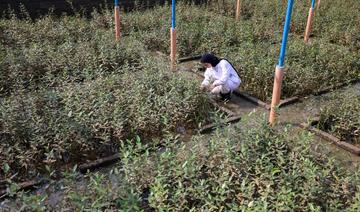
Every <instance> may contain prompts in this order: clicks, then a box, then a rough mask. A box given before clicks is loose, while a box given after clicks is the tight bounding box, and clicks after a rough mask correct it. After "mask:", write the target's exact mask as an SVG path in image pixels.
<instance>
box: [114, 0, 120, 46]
mask: <svg viewBox="0 0 360 212" xmlns="http://www.w3.org/2000/svg"><path fill="white" fill-rule="evenodd" d="M114 18H115V40H116V41H119V40H120V9H119V5H117V6H115V17H114Z"/></svg>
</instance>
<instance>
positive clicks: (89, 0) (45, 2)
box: [0, 0, 208, 17]
mask: <svg viewBox="0 0 360 212" xmlns="http://www.w3.org/2000/svg"><path fill="white" fill-rule="evenodd" d="M182 1H187V2H195V3H201V2H206V1H208V0H182ZM69 2H72V5H73V7H72V6H71V4H69ZM119 2H120V7H121V9H123V10H126V11H129V10H131V9H134V8H136V9H145V8H150V7H152V6H155V5H158V4H165V2H171V0H119ZM21 4H22V5H24V7H25V8H26V11H28V13H29V14H30V16H31V17H37V16H39V15H41V14H46V13H47V12H48V11H49V9H51V8H53V9H54V13H55V14H62V13H64V12H66V13H70V14H71V13H72V12H73V9H72V8H75V10H76V11H87V12H89V11H92V8H93V7H96V8H99V7H100V6H101V5H102V6H105V5H107V6H109V7H113V5H114V0H68V1H66V0H0V13H1V14H3V13H4V11H6V10H7V9H8V8H9V7H10V8H11V9H12V10H14V11H15V13H17V14H20V11H21V10H20V5H21Z"/></svg>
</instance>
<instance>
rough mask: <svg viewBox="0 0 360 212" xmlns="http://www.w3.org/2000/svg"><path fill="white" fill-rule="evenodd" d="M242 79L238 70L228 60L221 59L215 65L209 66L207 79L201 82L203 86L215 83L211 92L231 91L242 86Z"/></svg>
mask: <svg viewBox="0 0 360 212" xmlns="http://www.w3.org/2000/svg"><path fill="white" fill-rule="evenodd" d="M240 83H241V79H240V77H239V75H238V74H237V72H236V70H235V69H234V68H233V67H232V65H231V64H230V63H229V62H228V61H227V60H221V61H220V62H219V63H218V64H217V65H216V66H215V67H211V68H207V69H206V71H205V79H204V81H203V82H202V83H201V86H203V87H209V86H210V85H211V84H212V85H213V87H214V88H213V89H212V90H211V93H214V94H219V93H223V94H225V93H229V92H232V91H234V90H235V89H237V88H238V87H239V86H240Z"/></svg>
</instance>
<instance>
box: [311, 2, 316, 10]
mask: <svg viewBox="0 0 360 212" xmlns="http://www.w3.org/2000/svg"><path fill="white" fill-rule="evenodd" d="M311 8H313V9H314V8H315V0H312V1H311Z"/></svg>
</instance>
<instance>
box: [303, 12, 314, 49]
mask: <svg viewBox="0 0 360 212" xmlns="http://www.w3.org/2000/svg"><path fill="white" fill-rule="evenodd" d="M313 18H314V8H312V7H311V8H310V10H309V16H308V20H307V24H306V29H305V35H304V41H305V43H307V42H309V37H310V33H311V25H312V23H313Z"/></svg>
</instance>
